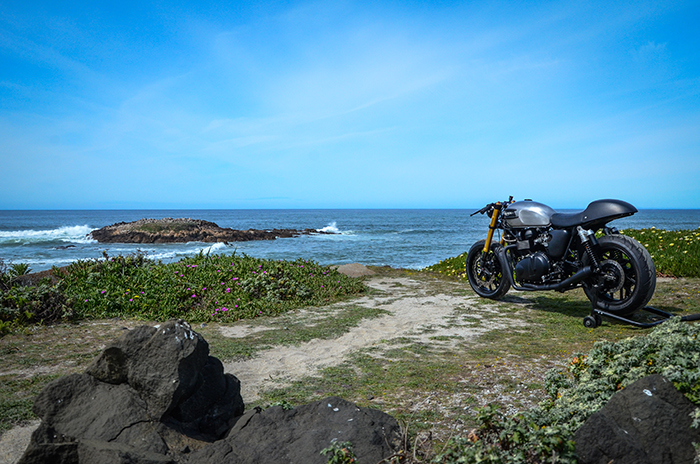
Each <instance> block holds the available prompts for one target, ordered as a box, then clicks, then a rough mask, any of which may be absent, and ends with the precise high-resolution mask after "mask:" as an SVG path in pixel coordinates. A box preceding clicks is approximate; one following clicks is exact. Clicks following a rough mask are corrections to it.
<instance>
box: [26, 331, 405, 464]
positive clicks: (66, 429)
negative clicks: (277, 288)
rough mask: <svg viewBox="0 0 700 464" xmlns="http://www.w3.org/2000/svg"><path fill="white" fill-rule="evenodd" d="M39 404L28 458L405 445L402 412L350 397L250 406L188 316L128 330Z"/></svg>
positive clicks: (237, 457) (367, 458) (109, 459)
mask: <svg viewBox="0 0 700 464" xmlns="http://www.w3.org/2000/svg"><path fill="white" fill-rule="evenodd" d="M34 412H35V414H36V415H37V416H38V417H40V418H41V420H42V422H41V424H40V425H39V428H37V429H36V431H35V432H34V433H33V434H32V438H31V441H30V444H29V446H28V447H27V450H26V451H25V453H24V455H23V456H22V458H21V460H20V461H19V463H20V464H39V463H42V464H43V463H56V464H103V463H104V464H107V463H124V464H126V463H139V464H141V463H147V464H150V463H153V464H163V463H173V464H198V463H210V462H214V463H217V464H226V463H234V462H235V463H236V464H247V463H249V464H253V463H256V464H257V463H267V462H299V463H325V462H327V458H326V457H323V456H321V454H320V452H321V450H322V449H324V448H326V447H328V446H329V445H330V444H331V441H332V440H338V441H340V442H344V441H350V442H351V443H352V445H353V450H354V452H355V453H356V455H357V456H358V458H359V459H360V461H361V462H378V461H379V460H381V459H383V458H385V457H388V456H390V455H391V454H392V453H394V452H395V450H396V449H398V446H399V445H400V443H399V440H400V429H399V425H398V423H397V422H396V420H395V419H394V418H392V417H391V416H389V415H387V414H385V413H383V412H381V411H378V410H374V409H365V408H359V407H357V406H355V405H354V404H352V403H348V402H347V401H344V400H342V399H340V398H328V399H326V400H323V401H319V402H316V403H311V404H308V405H304V406H300V407H298V408H296V409H294V410H289V411H287V410H284V409H282V408H281V407H272V408H269V409H267V410H264V411H263V410H261V409H259V408H256V409H253V410H251V411H248V412H247V413H245V414H244V404H243V399H242V398H241V395H240V383H239V381H238V379H237V378H236V377H234V376H233V375H231V374H225V373H224V369H223V365H222V364H221V362H220V361H219V360H218V359H216V358H214V357H211V356H209V346H208V344H207V342H206V341H205V340H204V339H203V338H202V337H201V336H200V335H199V334H197V333H196V332H194V331H193V330H192V329H191V328H190V326H189V325H188V324H187V323H186V322H183V321H170V322H167V323H165V324H162V325H159V326H156V327H149V326H142V327H138V328H136V329H134V330H131V331H129V332H127V333H126V334H125V335H124V336H122V337H121V338H119V339H118V340H116V341H115V342H113V343H111V344H110V345H109V346H108V347H107V348H105V350H104V351H103V352H102V353H101V354H100V355H99V356H98V357H97V358H96V359H95V360H94V361H93V362H92V364H91V365H90V366H89V367H88V369H87V370H86V372H85V373H84V374H73V375H68V376H65V377H62V378H60V379H58V380H55V381H53V382H51V383H50V384H48V385H47V386H46V387H45V388H44V389H43V390H42V391H41V393H39V395H37V398H36V400H35V402H34Z"/></svg>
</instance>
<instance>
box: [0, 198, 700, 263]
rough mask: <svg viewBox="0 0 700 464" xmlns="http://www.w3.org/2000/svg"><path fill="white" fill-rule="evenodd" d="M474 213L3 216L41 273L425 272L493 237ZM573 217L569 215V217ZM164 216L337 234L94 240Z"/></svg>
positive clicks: (25, 259) (627, 224) (665, 219)
mask: <svg viewBox="0 0 700 464" xmlns="http://www.w3.org/2000/svg"><path fill="white" fill-rule="evenodd" d="M479 208H480V207H474V208H468V209H421V210H419V209H391V210H381V209H317V210H306V209H305V210H269V209H265V210H206V209H204V210H67V211H0V258H1V259H2V260H4V262H5V263H28V264H29V266H30V268H31V270H32V271H33V272H38V271H42V270H45V269H50V268H51V267H52V266H65V265H67V264H70V263H71V262H73V261H76V260H80V259H97V258H101V257H102V256H103V252H106V253H107V254H109V255H110V256H114V255H120V254H121V255H126V254H130V253H135V252H137V251H141V252H144V253H146V254H147V255H148V256H149V257H150V258H152V259H156V260H161V261H163V262H170V261H176V260H178V259H181V258H182V257H186V256H192V255H195V254H197V253H199V252H204V253H211V254H221V253H224V254H232V253H234V252H235V253H237V254H241V253H245V254H247V255H249V256H255V257H259V258H267V259H287V260H295V259H297V258H303V259H308V260H313V261H316V262H318V263H320V264H324V265H325V264H345V263H353V262H359V263H362V264H366V265H375V266H385V265H386V266H391V267H395V268H406V269H421V268H424V267H426V266H429V265H431V264H435V263H437V262H439V261H441V260H443V259H445V258H449V257H452V256H457V255H459V254H460V253H463V252H465V251H467V250H468V249H469V247H470V246H471V245H472V243H474V242H475V241H477V240H480V239H482V238H484V237H485V236H486V232H487V228H488V217H486V216H485V215H480V214H478V215H475V216H473V217H470V214H471V213H472V212H474V211H476V210H477V209H479ZM561 211H568V210H561ZM164 217H172V218H182V217H189V218H192V219H204V220H207V221H211V222H215V223H216V224H218V225H219V226H221V227H230V228H232V229H242V230H246V229H274V228H278V229H307V228H310V229H317V230H323V231H327V232H333V233H332V234H320V235H306V236H300V237H295V238H285V239H277V240H271V241H268V240H265V241H254V242H236V243H232V244H230V245H226V244H223V243H213V244H212V243H184V244H183V243H178V244H101V243H97V242H96V241H95V240H91V239H89V238H88V234H89V233H90V232H91V231H92V230H95V229H99V228H101V227H104V226H107V225H110V224H114V223H117V222H130V221H135V220H138V219H142V218H155V219H161V218H164ZM612 225H613V226H616V227H617V228H619V229H624V228H635V229H636V228H646V227H656V228H657V229H667V230H681V229H696V228H698V227H700V210H671V209H663V210H662V209H656V210H640V211H639V213H637V214H635V215H634V216H631V217H628V218H624V219H620V220H617V221H614V222H613V223H612Z"/></svg>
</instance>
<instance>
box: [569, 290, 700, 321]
mask: <svg viewBox="0 0 700 464" xmlns="http://www.w3.org/2000/svg"><path fill="white" fill-rule="evenodd" d="M591 303H592V307H591V315H590V316H586V317H584V318H583V325H584V326H585V327H587V328H589V329H594V328H596V327H598V326H599V325H600V324H601V323H602V322H603V316H605V317H608V318H610V319H615V320H616V321H620V322H624V323H626V324H631V325H634V326H636V327H641V328H643V329H646V328H649V327H654V326H656V325H659V324H661V323H663V322H666V321H667V320H669V319H670V318H672V317H673V316H674V315H673V314H671V313H669V312H666V311H664V310H663V309H658V308H653V307H651V306H645V307H643V308H641V309H639V311H646V312H648V313H651V314H652V315H654V316H657V317H658V318H659V319H657V320H655V321H653V322H637V321H633V320H632V319H628V318H626V317H622V316H618V315H617V314H612V313H609V312H607V311H603V310H602V309H601V308H599V307H598V298H596V296H595V292H594V297H593V301H592V302H591ZM681 321H700V314H688V315H687V316H682V317H681Z"/></svg>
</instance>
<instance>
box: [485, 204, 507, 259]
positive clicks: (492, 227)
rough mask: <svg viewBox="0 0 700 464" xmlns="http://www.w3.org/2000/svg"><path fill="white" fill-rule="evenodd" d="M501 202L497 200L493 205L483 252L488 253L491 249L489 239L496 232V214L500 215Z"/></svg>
mask: <svg viewBox="0 0 700 464" xmlns="http://www.w3.org/2000/svg"><path fill="white" fill-rule="evenodd" d="M502 206H503V205H501V202H500V201H499V202H498V203H496V204H495V205H494V206H493V214H492V215H491V224H489V233H488V235H487V236H486V243H485V244H484V253H488V252H489V250H490V249H491V241H492V240H493V234H494V232H496V224H498V216H500V215H501V208H502Z"/></svg>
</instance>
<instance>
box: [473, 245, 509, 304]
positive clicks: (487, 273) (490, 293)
mask: <svg viewBox="0 0 700 464" xmlns="http://www.w3.org/2000/svg"><path fill="white" fill-rule="evenodd" d="M485 244H486V240H479V241H478V242H476V243H475V244H474V245H472V247H471V249H470V250H469V253H468V254H467V263H466V264H467V276H468V277H469V285H471V286H472V289H474V291H475V292H476V293H477V294H478V295H479V296H482V297H484V298H491V299H493V300H497V299H499V298H501V297H502V296H503V295H505V294H506V293H508V289H509V288H510V284H509V283H508V279H507V277H506V276H505V275H504V274H503V271H502V269H501V263H500V261H498V257H496V253H495V251H497V250H498V249H500V247H501V244H500V243H497V242H493V243H491V247H490V248H491V249H490V250H489V252H488V253H484V245H485Z"/></svg>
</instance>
